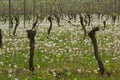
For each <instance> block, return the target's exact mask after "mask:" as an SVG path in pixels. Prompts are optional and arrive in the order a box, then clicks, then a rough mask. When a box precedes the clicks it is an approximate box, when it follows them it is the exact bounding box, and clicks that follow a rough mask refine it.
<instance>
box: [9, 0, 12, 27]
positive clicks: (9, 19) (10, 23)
mask: <svg viewBox="0 0 120 80" xmlns="http://www.w3.org/2000/svg"><path fill="white" fill-rule="evenodd" d="M11 27H12V26H11V0H9V28H11Z"/></svg>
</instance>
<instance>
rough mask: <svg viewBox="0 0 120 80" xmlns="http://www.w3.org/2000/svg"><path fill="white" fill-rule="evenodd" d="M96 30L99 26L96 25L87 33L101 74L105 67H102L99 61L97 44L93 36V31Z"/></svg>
mask: <svg viewBox="0 0 120 80" xmlns="http://www.w3.org/2000/svg"><path fill="white" fill-rule="evenodd" d="M96 31H99V27H96V28H94V29H93V30H91V31H90V32H89V33H88V35H89V37H90V38H91V40H92V44H93V46H94V54H95V58H96V60H97V62H98V66H99V68H100V70H99V71H100V73H101V74H103V73H104V72H105V68H104V65H103V63H102V61H101V58H100V55H99V54H98V45H97V40H96V37H95V32H96Z"/></svg>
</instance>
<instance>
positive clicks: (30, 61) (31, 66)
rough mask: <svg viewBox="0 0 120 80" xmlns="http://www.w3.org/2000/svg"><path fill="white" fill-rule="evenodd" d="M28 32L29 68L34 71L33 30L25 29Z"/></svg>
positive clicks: (34, 33) (34, 32)
mask: <svg viewBox="0 0 120 80" xmlns="http://www.w3.org/2000/svg"><path fill="white" fill-rule="evenodd" d="M27 33H28V39H30V57H29V70H30V71H34V70H35V69H34V66H33V57H34V48H35V35H36V31H35V30H27Z"/></svg>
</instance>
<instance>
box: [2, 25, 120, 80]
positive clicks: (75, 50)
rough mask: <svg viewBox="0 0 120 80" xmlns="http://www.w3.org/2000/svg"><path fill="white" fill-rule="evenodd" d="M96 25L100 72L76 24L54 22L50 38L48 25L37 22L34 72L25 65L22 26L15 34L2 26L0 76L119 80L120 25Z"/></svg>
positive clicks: (26, 51)
mask: <svg viewBox="0 0 120 80" xmlns="http://www.w3.org/2000/svg"><path fill="white" fill-rule="evenodd" d="M1 26H6V25H3V24H1ZM28 26H29V25H28ZM28 26H27V27H28ZM100 26H101V30H100V31H99V32H97V33H96V38H97V40H98V47H99V54H100V56H101V58H102V61H103V63H104V65H105V69H106V72H105V74H104V75H100V74H99V72H98V70H99V68H98V65H97V62H96V60H95V58H94V53H93V46H92V43H91V40H90V38H89V37H88V36H86V37H85V38H84V36H83V30H82V29H81V27H79V26H75V27H73V26H70V25H67V26H66V25H65V26H61V27H57V26H56V25H54V26H53V30H52V32H51V35H50V39H47V38H46V33H47V29H48V27H47V26H46V25H44V26H43V25H40V26H39V28H38V30H37V35H36V44H35V56H34V67H35V71H34V72H30V71H29V68H28V67H29V66H28V59H29V40H28V39H27V34H26V32H25V30H24V29H23V28H19V29H18V30H17V36H16V37H12V36H11V35H9V31H8V29H7V28H3V27H2V32H3V49H2V50H1V51H0V80H119V79H120V77H119V76H120V68H119V66H120V54H119V53H120V50H119V45H120V41H119V40H120V36H119V30H120V26H119V25H115V26H112V25H108V26H107V29H106V30H105V31H103V30H102V28H103V27H102V25H100ZM90 30H91V27H90V26H88V27H87V31H90ZM11 31H12V30H11ZM11 34H12V33H11Z"/></svg>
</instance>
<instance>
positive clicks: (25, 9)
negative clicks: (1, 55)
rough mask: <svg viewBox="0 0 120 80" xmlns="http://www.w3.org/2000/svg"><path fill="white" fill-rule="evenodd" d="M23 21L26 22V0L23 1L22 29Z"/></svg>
mask: <svg viewBox="0 0 120 80" xmlns="http://www.w3.org/2000/svg"><path fill="white" fill-rule="evenodd" d="M25 20H26V0H24V28H25Z"/></svg>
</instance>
